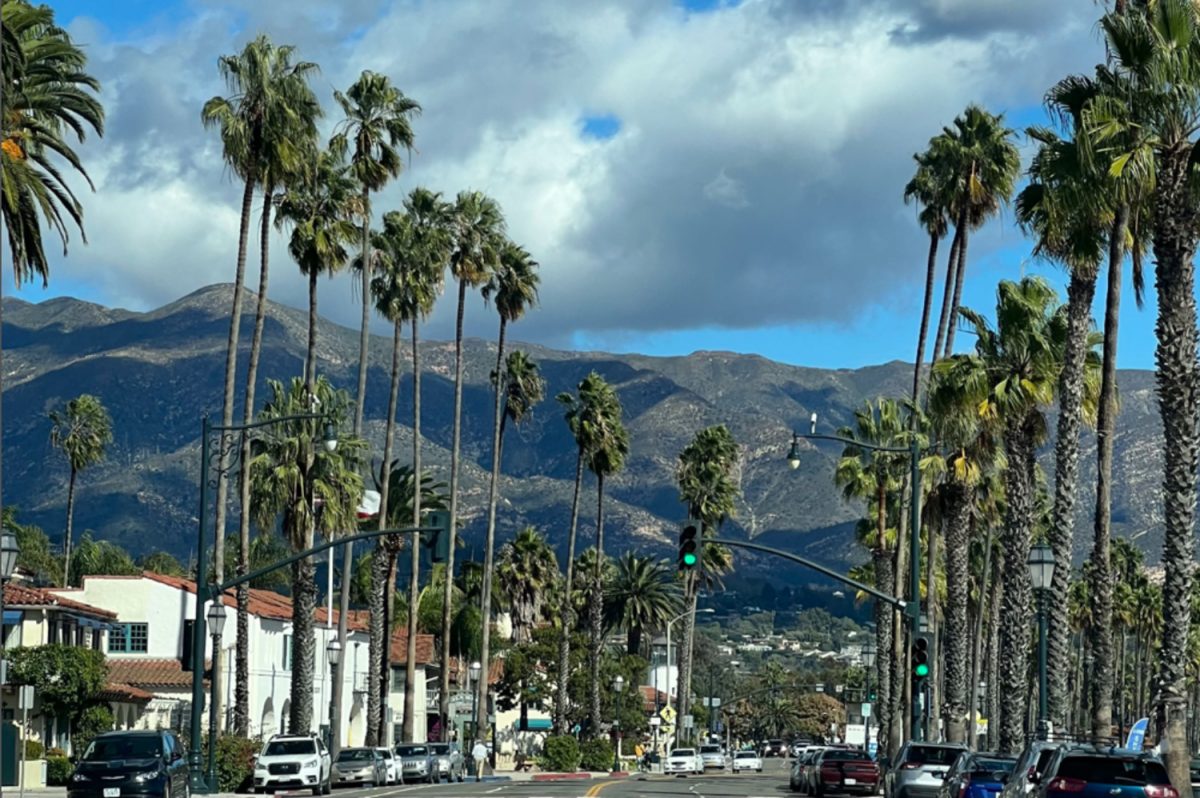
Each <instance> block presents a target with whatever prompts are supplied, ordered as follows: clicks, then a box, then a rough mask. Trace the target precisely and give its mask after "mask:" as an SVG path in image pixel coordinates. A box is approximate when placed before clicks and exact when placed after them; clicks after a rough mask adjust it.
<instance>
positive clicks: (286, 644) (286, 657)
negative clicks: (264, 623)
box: [283, 635, 292, 671]
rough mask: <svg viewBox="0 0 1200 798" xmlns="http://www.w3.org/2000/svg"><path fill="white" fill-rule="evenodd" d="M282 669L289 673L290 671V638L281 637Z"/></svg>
mask: <svg viewBox="0 0 1200 798" xmlns="http://www.w3.org/2000/svg"><path fill="white" fill-rule="evenodd" d="M283 669H284V670H285V671H290V670H291V669H292V636H291V635H284V636H283Z"/></svg>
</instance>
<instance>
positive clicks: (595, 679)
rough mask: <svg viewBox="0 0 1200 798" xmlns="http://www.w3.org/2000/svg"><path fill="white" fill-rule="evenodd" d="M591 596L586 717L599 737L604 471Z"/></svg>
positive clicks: (598, 485)
mask: <svg viewBox="0 0 1200 798" xmlns="http://www.w3.org/2000/svg"><path fill="white" fill-rule="evenodd" d="M591 593H592V597H591V602H590V603H589V605H588V619H589V621H590V623H589V626H590V627H591V638H590V640H589V643H590V651H589V652H588V653H589V657H588V659H589V660H590V663H589V664H590V666H591V685H590V686H591V710H590V711H589V712H588V718H589V719H590V720H591V726H592V728H591V735H592V737H599V736H600V720H601V719H600V655H601V653H602V651H603V643H604V640H603V637H604V627H603V614H604V472H603V471H600V472H598V473H597V474H596V564H595V566H594V567H593V569H592V590H591Z"/></svg>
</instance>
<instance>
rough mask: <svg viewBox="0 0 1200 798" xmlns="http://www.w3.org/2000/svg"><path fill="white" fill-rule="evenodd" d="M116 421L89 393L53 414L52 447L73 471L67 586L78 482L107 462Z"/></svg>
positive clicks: (65, 540)
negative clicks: (84, 473)
mask: <svg viewBox="0 0 1200 798" xmlns="http://www.w3.org/2000/svg"><path fill="white" fill-rule="evenodd" d="M112 440H113V435H112V418H110V417H109V415H108V410H106V409H105V408H104V404H103V403H102V402H101V401H100V400H99V399H98V398H96V397H95V396H92V395H91V394H88V393H85V394H80V395H79V396H77V397H75V398H74V399H71V400H69V401H68V402H67V403H66V405H65V406H64V407H63V408H61V409H59V410H52V411H50V445H51V446H53V447H54V448H55V449H58V450H59V451H61V452H62V453H63V457H65V458H66V460H67V466H68V467H69V468H70V471H71V476H70V478H69V479H68V481H67V524H66V527H65V529H64V532H63V586H64V587H70V586H71V580H70V575H71V526H72V523H73V521H74V520H75V480H76V479H77V478H78V476H79V472H80V471H82V470H83V469H85V468H88V467H89V466H93V465H95V464H96V463H99V462H100V461H102V460H103V459H104V455H105V450H106V449H107V448H108V446H109V444H111V443H112Z"/></svg>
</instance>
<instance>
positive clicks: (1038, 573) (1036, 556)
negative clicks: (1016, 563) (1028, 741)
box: [1027, 543, 1054, 740]
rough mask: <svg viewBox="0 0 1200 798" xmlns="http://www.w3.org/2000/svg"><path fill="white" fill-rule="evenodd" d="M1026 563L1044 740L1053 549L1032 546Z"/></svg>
mask: <svg viewBox="0 0 1200 798" xmlns="http://www.w3.org/2000/svg"><path fill="white" fill-rule="evenodd" d="M1027 564H1028V565H1029V578H1030V580H1031V581H1032V582H1033V590H1034V592H1035V593H1037V596H1038V604H1037V615H1038V736H1039V737H1040V738H1041V739H1043V740H1044V739H1046V735H1047V732H1048V731H1049V728H1048V727H1049V723H1050V717H1049V711H1048V709H1047V700H1046V698H1047V696H1046V591H1047V590H1048V589H1049V588H1050V583H1051V582H1052V581H1053V580H1054V550H1053V549H1051V548H1050V547H1049V546H1047V545H1046V544H1045V543H1039V544H1037V545H1036V546H1033V547H1032V548H1030V549H1029V559H1028V560H1027Z"/></svg>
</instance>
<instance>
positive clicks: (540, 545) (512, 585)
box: [496, 526, 559, 645]
mask: <svg viewBox="0 0 1200 798" xmlns="http://www.w3.org/2000/svg"><path fill="white" fill-rule="evenodd" d="M558 577H559V572H558V561H557V559H556V558H555V556H554V549H553V548H552V547H551V546H550V544H549V543H548V542H547V541H546V538H544V537H543V536H542V535H541V534H540V533H539V532H538V531H537V529H535V528H534V527H531V526H527V527H525V528H524V529H522V530H521V531H520V532H518V533H517V534H516V536H515V537H514V538H513V539H512V540H510V541H509V542H508V543H505V544H504V545H503V546H502V547H501V548H500V556H499V557H498V558H497V560H496V580H497V583H498V585H499V587H500V590H501V592H502V593H503V594H504V595H505V596H506V597H507V601H508V606H509V609H510V611H511V612H512V623H513V642H514V643H516V644H518V645H520V644H522V643H528V642H529V641H530V640H532V639H533V630H534V628H536V627H537V625H538V624H539V623H540V622H542V621H543V620H545V619H546V615H547V611H548V610H549V609H550V608H549V606H548V603H547V601H546V597H547V594H548V593H549V592H550V591H551V590H552V589H553V588H554V587H555V583H556V582H557V581H558Z"/></svg>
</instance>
